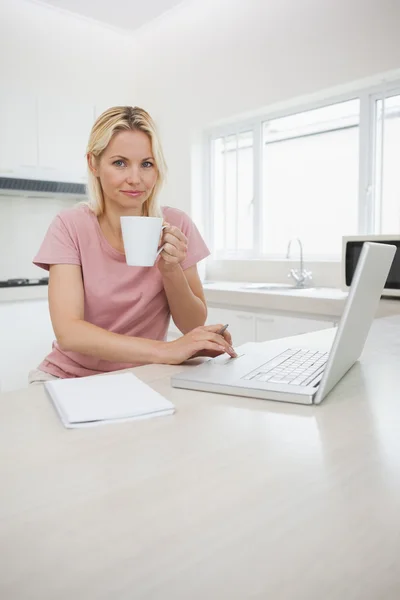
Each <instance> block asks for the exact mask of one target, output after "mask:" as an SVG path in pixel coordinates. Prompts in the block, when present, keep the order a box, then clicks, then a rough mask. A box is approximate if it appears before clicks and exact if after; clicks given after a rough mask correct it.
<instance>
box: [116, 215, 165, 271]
mask: <svg viewBox="0 0 400 600" xmlns="http://www.w3.org/2000/svg"><path fill="white" fill-rule="evenodd" d="M164 227H165V226H163V219H162V217H121V229H122V239H123V242H124V249H125V257H126V262H127V264H128V265H130V266H132V267H152V266H153V265H154V263H155V262H156V258H157V256H158V255H159V254H160V252H161V251H162V249H163V247H164V246H161V248H159V247H158V245H159V243H160V236H161V231H162V229H164Z"/></svg>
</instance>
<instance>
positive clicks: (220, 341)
mask: <svg viewBox="0 0 400 600" xmlns="http://www.w3.org/2000/svg"><path fill="white" fill-rule="evenodd" d="M203 335H205V336H206V337H205V338H204V339H205V340H206V341H207V342H212V343H213V344H217V345H218V346H220V347H221V348H222V349H223V351H224V352H226V353H227V354H229V355H230V356H232V357H235V356H236V352H235V350H234V349H233V348H232V346H231V344H229V342H228V341H227V340H226V339H225V338H224V336H222V335H219V334H218V333H213V332H211V331H210V332H206V331H204V332H203Z"/></svg>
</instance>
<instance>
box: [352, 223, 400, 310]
mask: <svg viewBox="0 0 400 600" xmlns="http://www.w3.org/2000/svg"><path fill="white" fill-rule="evenodd" d="M364 242H375V243H377V244H391V245H393V246H396V247H397V251H396V253H395V255H394V259H393V263H392V266H391V268H390V271H389V275H388V277H387V279H386V283H385V287H384V291H383V293H382V296H390V297H398V298H399V299H400V234H399V235H351V236H350V235H349V236H343V238H342V289H343V290H348V289H349V287H350V285H351V282H352V280H353V276H354V271H355V270H356V266H357V263H358V259H359V258H360V254H361V249H362V246H363V244H364Z"/></svg>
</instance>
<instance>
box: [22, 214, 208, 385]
mask: <svg viewBox="0 0 400 600" xmlns="http://www.w3.org/2000/svg"><path fill="white" fill-rule="evenodd" d="M162 212H163V216H164V220H165V221H167V222H168V223H169V224H170V225H175V226H176V227H178V228H179V229H180V230H181V231H182V232H183V233H184V234H185V236H186V237H187V238H188V251H187V256H186V259H185V261H184V262H183V263H182V264H181V266H182V269H184V270H185V269H188V268H189V267H191V266H193V265H195V264H196V263H198V262H199V261H200V260H202V259H203V258H205V257H206V256H208V255H209V250H208V248H207V246H206V244H205V242H204V240H203V238H202V237H201V235H200V233H199V231H198V229H197V227H196V226H195V224H194V223H193V221H192V220H191V219H190V218H189V217H188V216H187V215H186V214H185V213H184V212H182V211H180V210H178V209H176V208H171V207H164V208H163V209H162ZM33 262H34V264H35V265H37V266H39V267H42V268H43V269H47V270H48V269H49V267H50V265H54V264H69V265H79V266H80V267H81V269H82V275H83V282H84V294H85V306H84V317H85V321H88V322H89V323H93V324H94V325H97V326H98V327H102V328H103V329H106V330H107V331H112V332H114V333H119V334H124V335H129V336H134V337H142V338H149V339H154V340H164V339H165V337H166V334H167V329H168V324H169V319H170V310H169V306H168V302H167V297H166V294H165V291H164V287H163V281H162V277H161V274H160V272H159V270H158V268H157V267H156V266H154V267H131V266H128V265H127V264H126V262H125V255H124V254H122V253H121V252H118V251H117V250H115V249H114V248H113V247H112V246H111V245H110V244H109V243H108V242H107V240H106V238H105V237H104V235H103V233H102V231H101V228H100V225H99V222H98V220H97V217H96V215H95V214H94V213H93V212H92V211H91V210H90V208H89V207H87V206H86V205H80V206H77V207H75V208H72V209H68V210H65V211H62V212H61V213H60V214H58V215H57V216H56V217H55V219H54V220H53V222H52V223H51V225H50V227H49V229H48V231H47V234H46V236H45V238H44V240H43V243H42V245H41V247H40V250H39V252H38V253H37V255H36V256H35V258H34V260H33ZM133 366H135V365H133V364H130V363H117V362H112V361H108V360H102V359H99V358H95V357H91V356H86V355H84V354H80V353H79V352H66V351H64V350H62V349H61V348H60V346H59V345H58V343H57V342H56V341H54V342H53V348H52V351H51V352H50V354H49V355H48V356H47V357H46V358H45V360H44V361H43V362H42V363H41V364H40V365H39V369H41V370H42V371H45V372H47V373H50V374H51V375H55V376H57V377H63V378H67V377H84V376H86V375H95V374H97V373H104V372H109V371H116V370H118V369H126V368H130V367H133Z"/></svg>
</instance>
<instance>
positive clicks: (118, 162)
mask: <svg viewBox="0 0 400 600" xmlns="http://www.w3.org/2000/svg"><path fill="white" fill-rule="evenodd" d="M113 165H115V166H116V167H123V166H124V165H125V163H124V161H123V160H121V159H118V160H114V162H113Z"/></svg>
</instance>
